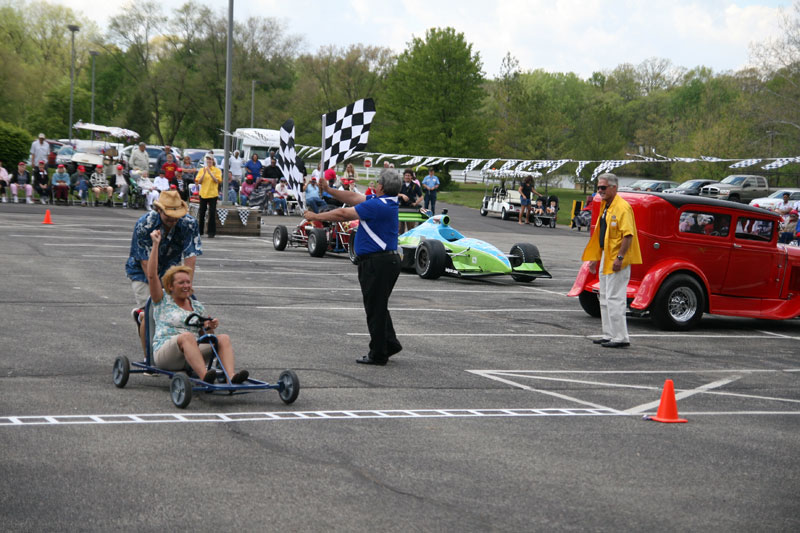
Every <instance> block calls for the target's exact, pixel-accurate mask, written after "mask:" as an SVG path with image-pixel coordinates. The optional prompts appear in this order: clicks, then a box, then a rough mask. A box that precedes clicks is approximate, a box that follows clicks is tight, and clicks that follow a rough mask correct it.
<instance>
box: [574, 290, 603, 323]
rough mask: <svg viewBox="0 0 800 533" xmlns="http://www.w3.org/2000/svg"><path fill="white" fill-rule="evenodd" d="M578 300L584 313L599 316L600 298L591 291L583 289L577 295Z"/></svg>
mask: <svg viewBox="0 0 800 533" xmlns="http://www.w3.org/2000/svg"><path fill="white" fill-rule="evenodd" d="M578 301H579V302H580V303H581V307H583V310H584V311H586V314H587V315H589V316H593V317H595V318H600V298H599V297H598V296H597V294H595V293H593V292H592V291H583V292H582V293H580V294H579V295H578Z"/></svg>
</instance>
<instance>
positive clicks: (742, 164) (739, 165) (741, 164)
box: [728, 159, 761, 168]
mask: <svg viewBox="0 0 800 533" xmlns="http://www.w3.org/2000/svg"><path fill="white" fill-rule="evenodd" d="M758 163H761V160H760V159H745V160H743V161H739V162H738V163H734V164H732V165H731V166H729V167H728V168H745V167H752V166H753V165H756V164H758Z"/></svg>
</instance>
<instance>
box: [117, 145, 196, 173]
mask: <svg viewBox="0 0 800 533" xmlns="http://www.w3.org/2000/svg"><path fill="white" fill-rule="evenodd" d="M138 146H139V145H138V144H132V145H130V146H126V147H125V148H123V149H122V151H121V154H122V155H121V157H122V159H123V160H124V161H125V163H126V164H127V163H128V161H129V160H130V157H131V152H132V151H133V150H134V149H138ZM144 150H145V151H146V152H147V159H148V161H149V168H148V169H147V171H148V172H149V173H150V175H151V176H152V175H154V174H155V173H156V161H158V157H159V156H160V155H161V154H163V153H164V147H163V146H158V145H152V144H148V145H145V147H144ZM172 155H173V156H175V161H180V157H181V153H180V151H179V150H178V149H177V148H175V147H174V146H173V147H172Z"/></svg>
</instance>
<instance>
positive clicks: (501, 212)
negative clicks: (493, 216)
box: [500, 207, 508, 220]
mask: <svg viewBox="0 0 800 533" xmlns="http://www.w3.org/2000/svg"><path fill="white" fill-rule="evenodd" d="M500 218H502V219H503V220H508V213H506V208H505V207H504V208H503V209H501V210H500Z"/></svg>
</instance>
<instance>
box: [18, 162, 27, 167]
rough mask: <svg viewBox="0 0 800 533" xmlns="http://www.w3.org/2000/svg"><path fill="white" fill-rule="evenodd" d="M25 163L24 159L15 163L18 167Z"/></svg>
mask: <svg viewBox="0 0 800 533" xmlns="http://www.w3.org/2000/svg"><path fill="white" fill-rule="evenodd" d="M26 164H27V163H25V161H20V162H19V163H17V166H18V167H24V166H25V165H26Z"/></svg>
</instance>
